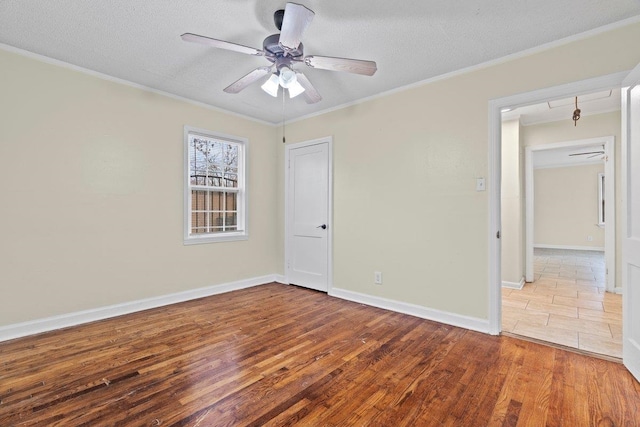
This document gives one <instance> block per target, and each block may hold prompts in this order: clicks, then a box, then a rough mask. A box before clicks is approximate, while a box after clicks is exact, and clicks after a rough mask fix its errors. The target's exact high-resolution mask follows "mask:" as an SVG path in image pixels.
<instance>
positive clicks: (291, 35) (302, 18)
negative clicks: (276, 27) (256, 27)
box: [279, 3, 315, 50]
mask: <svg viewBox="0 0 640 427" xmlns="http://www.w3.org/2000/svg"><path fill="white" fill-rule="evenodd" d="M314 15H315V13H313V11H312V10H310V9H307V8H306V7H304V6H302V5H301V4H296V3H287V5H286V6H285V7H284V18H283V19H282V29H281V30H280V40H279V42H280V44H281V45H282V46H283V47H285V48H287V49H290V50H295V49H297V48H298V46H299V45H300V38H301V37H302V34H303V33H304V31H305V30H306V29H307V27H308V26H309V24H311V21H312V20H313V17H314Z"/></svg>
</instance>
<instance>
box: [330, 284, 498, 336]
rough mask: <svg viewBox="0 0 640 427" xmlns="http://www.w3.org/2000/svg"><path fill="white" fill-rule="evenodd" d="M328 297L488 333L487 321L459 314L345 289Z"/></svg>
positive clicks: (331, 293) (335, 291)
mask: <svg viewBox="0 0 640 427" xmlns="http://www.w3.org/2000/svg"><path fill="white" fill-rule="evenodd" d="M329 295H331V296H333V297H337V298H341V299H346V300H349V301H353V302H358V303H361V304H366V305H371V306H374V307H378V308H384V309H385V310H391V311H396V312H398V313H404V314H409V315H411V316H416V317H420V318H422V319H427V320H433V321H435V322H440V323H445V324H447V325H452V326H457V327H460V328H465V329H471V330H473V331H478V332H483V333H486V334H487V333H489V320H486V319H478V318H476V317H468V316H462V315H459V314H455V313H449V312H446V311H440V310H434V309H431V308H427V307H423V306H420V305H415V304H410V303H407V302H401V301H395V300H390V299H387V298H382V297H376V296H373V295H366V294H361V293H358V292H353V291H348V290H346V289H338V288H332V289H331V290H330V291H329Z"/></svg>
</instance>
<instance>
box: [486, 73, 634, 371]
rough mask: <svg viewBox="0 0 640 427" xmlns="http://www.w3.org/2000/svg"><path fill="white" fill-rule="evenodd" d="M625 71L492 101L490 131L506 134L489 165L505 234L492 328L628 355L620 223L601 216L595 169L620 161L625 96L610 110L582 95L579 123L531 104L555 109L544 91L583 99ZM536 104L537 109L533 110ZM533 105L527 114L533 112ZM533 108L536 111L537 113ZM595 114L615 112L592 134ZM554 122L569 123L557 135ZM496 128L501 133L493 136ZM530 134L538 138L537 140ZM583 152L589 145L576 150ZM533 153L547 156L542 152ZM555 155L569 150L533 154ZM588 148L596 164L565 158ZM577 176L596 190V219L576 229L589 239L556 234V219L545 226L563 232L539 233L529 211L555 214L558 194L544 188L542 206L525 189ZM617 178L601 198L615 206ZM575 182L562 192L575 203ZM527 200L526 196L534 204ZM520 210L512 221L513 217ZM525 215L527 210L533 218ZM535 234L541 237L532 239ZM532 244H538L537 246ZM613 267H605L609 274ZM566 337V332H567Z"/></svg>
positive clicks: (612, 85)
mask: <svg viewBox="0 0 640 427" xmlns="http://www.w3.org/2000/svg"><path fill="white" fill-rule="evenodd" d="M623 76H624V74H623V73H621V74H620V75H612V76H605V77H602V78H598V79H592V80H589V81H583V82H577V83H574V84H569V85H565V86H562V87H556V88H550V89H545V90H540V91H536V92H532V93H529V94H522V95H516V96H513V97H509V98H504V99H501V100H496V101H492V102H491V103H490V116H492V117H493V119H495V122H496V123H499V124H500V125H497V124H496V123H494V122H493V121H491V123H492V125H491V126H490V128H492V130H491V132H490V137H493V138H494V140H495V139H499V140H501V144H500V145H498V146H497V147H496V146H494V147H493V151H492V159H490V160H494V162H493V168H490V170H492V172H493V176H492V177H491V182H493V184H494V186H495V187H493V190H494V191H493V192H492V193H491V198H492V200H493V202H494V203H491V206H492V208H493V215H492V216H491V217H492V225H493V226H495V230H496V232H497V231H500V235H498V234H496V235H497V236H500V239H499V240H498V239H496V240H495V242H494V243H493V244H492V255H493V256H494V261H496V262H495V263H492V271H491V275H494V276H493V278H494V279H496V281H493V280H492V281H491V283H492V284H493V285H494V287H495V288H494V290H493V292H494V294H493V295H492V298H491V306H490V326H491V331H492V333H500V332H501V331H504V332H509V333H515V334H520V335H522V336H526V337H529V338H534V339H537V340H544V341H548V342H552V343H556V344H560V345H564V346H568V347H574V348H577V349H582V350H585V351H589V352H596V353H600V354H604V355H607V356H611V357H616V358H620V357H621V356H622V348H621V343H622V314H621V312H622V296H621V295H619V292H620V288H619V285H618V286H616V279H615V270H616V268H615V265H616V261H615V256H616V253H615V252H616V251H615V237H616V232H615V224H614V223H613V221H612V222H611V224H606V225H605V224H601V223H600V221H599V211H598V203H599V202H598V188H599V183H600V182H601V181H599V179H601V177H600V176H599V174H604V175H605V176H607V172H608V173H609V174H610V176H611V177H612V178H615V169H612V168H614V167H615V159H616V154H615V148H614V147H615V143H616V141H617V143H619V140H620V139H619V138H615V137H613V136H612V135H619V130H618V129H620V111H619V110H620V108H619V106H620V100H619V97H618V98H614V99H613V100H610V103H611V104H613V105H615V107H613V108H611V107H608V108H607V107H605V109H604V110H602V109H601V110H600V111H599V114H596V113H595V112H594V111H593V110H592V109H591V107H590V106H587V103H586V102H585V103H584V104H582V103H581V104H582V105H583V106H585V108H583V111H584V112H586V113H583V116H582V120H581V121H579V122H578V123H577V126H576V128H577V127H580V126H582V128H581V129H578V130H577V132H576V130H575V129H574V122H573V121H571V118H572V117H571V112H569V116H568V118H565V119H566V123H565V122H564V121H557V120H558V119H557V118H555V119H554V118H552V119H546V120H544V119H542V118H541V117H542V115H540V114H538V113H535V111H536V110H535V108H542V106H544V107H545V108H547V109H551V108H550V107H549V105H550V102H549V101H548V100H556V101H557V102H559V103H562V100H563V99H565V98H566V99H569V100H574V99H575V96H579V99H582V98H583V97H585V95H587V94H594V95H591V97H592V98H594V97H595V98H597V97H599V96H600V95H599V94H598V93H600V92H606V93H608V94H609V93H610V94H617V93H619V88H620V84H621V81H622V78H623ZM585 98H586V97H585ZM556 101H554V102H553V103H556ZM594 102H595V101H594ZM507 107H509V108H508V109H509V110H510V111H508V112H507V111H504V110H506V109H507ZM519 107H526V108H519ZM581 108H582V107H581ZM518 110H520V111H518ZM589 110H592V111H589ZM532 111H533V112H534V113H531V112H532ZM558 111H559V110H556V111H553V113H557V112H558ZM527 114H529V116H528V117H527V116H526V115H527ZM536 114H538V117H537V118H535V119H534V120H532V117H534V116H535V115H536ZM598 116H599V118H598ZM597 118H598V119H597ZM565 119H563V120H565ZM605 119H606V120H605ZM527 120H529V121H528V122H527ZM503 121H504V122H505V123H506V122H509V121H511V122H512V123H511V128H509V126H506V127H505V126H504V123H503ZM598 121H600V122H602V121H609V122H612V121H615V124H614V125H613V126H614V127H615V129H614V131H600V132H592V133H590V134H589V133H588V132H587V129H590V128H595V127H594V123H595V122H598ZM514 122H515V125H514ZM565 125H566V126H565ZM569 125H570V126H569ZM498 126H500V128H499V129H497V128H498ZM533 129H535V131H533ZM558 129H564V131H565V132H566V133H565V134H564V136H562V135H560V136H558V134H557V133H556V134H555V136H554V133H553V132H554V131H558ZM592 130H593V129H592ZM571 132H573V133H571ZM496 133H498V136H497V137H496ZM514 134H515V137H516V139H517V144H516V145H515V147H514V146H511V147H509V146H505V139H508V138H509V137H510V136H511V137H513V135H514ZM521 134H523V135H521ZM567 135H580V136H578V137H577V138H575V140H572V141H567V140H568V139H571V138H570V137H567ZM603 135H607V136H603ZM527 138H528V140H529V142H527V143H522V144H521V139H527ZM536 138H537V140H535V139H536ZM579 138H582V139H579ZM532 139H533V140H535V141H534V142H533V143H532V142H531V141H532ZM550 141H551V142H550ZM557 141H560V142H557ZM527 144H529V145H527ZM494 145H495V144H494ZM534 147H535V148H534ZM505 150H506V153H505ZM509 150H510V151H509ZM563 150H564V151H563ZM601 151H602V153H600V152H601ZM536 153H537V154H536ZM578 153H585V154H584V155H574V156H571V155H572V154H578ZM586 153H589V154H586ZM536 155H537V156H539V157H541V159H538V160H537V161H536V158H535V157H536ZM552 155H553V156H555V157H556V158H562V157H563V156H564V159H563V160H562V161H561V162H560V163H558V164H556V165H548V164H547V165H544V166H541V167H539V165H536V166H537V167H534V164H536V163H540V162H543V161H548V159H546V160H545V159H544V157H545V156H547V157H549V156H552ZM591 155H593V157H591V158H590V159H589V160H590V161H591V164H589V161H587V162H583V163H585V164H583V165H578V164H562V163H572V162H571V161H573V160H577V159H574V158H573V157H578V158H580V157H585V158H586V157H590V156H591ZM607 156H608V158H609V159H610V160H611V161H609V162H608V164H609V168H608V169H609V170H608V171H604V168H605V167H606V165H607V162H606V161H605V158H606V157H607ZM570 157H571V158H570ZM509 167H511V169H515V174H516V176H517V177H518V179H516V180H513V179H512V178H513V176H514V175H513V174H514V172H513V170H512V171H509V170H508V169H509ZM598 168H601V169H602V170H598ZM536 171H540V172H541V173H536ZM578 171H582V174H583V177H582V178H580V177H576V176H573V178H571V176H572V175H579V174H577V172H578ZM510 174H511V175H510ZM567 174H569V175H567ZM538 175H539V176H538ZM592 175H593V176H592ZM584 176H586V177H589V178H584ZM591 178H593V179H591ZM571 179H573V180H574V181H575V180H577V181H580V180H585V179H588V180H589V184H588V185H589V188H590V190H589V192H590V193H592V196H593V197H595V201H594V203H593V207H592V208H590V212H589V218H590V217H591V216H593V221H590V220H589V221H590V223H589V224H588V225H587V226H588V227H590V228H589V229H588V230H587V231H586V232H585V231H584V230H585V229H584V227H583V229H582V231H580V232H579V233H582V234H584V236H582V237H581V238H583V239H584V240H583V241H573V242H571V241H568V240H566V239H565V240H564V241H562V239H561V238H562V237H563V236H560V235H561V234H563V233H564V232H566V231H568V230H567V228H568V227H567V226H566V225H565V226H561V227H560V229H558V228H556V230H555V231H553V229H551V230H547V231H550V232H551V235H552V236H555V237H557V238H558V239H560V240H555V241H554V240H553V239H552V238H548V236H549V235H547V237H542V236H541V235H540V233H538V235H534V230H535V227H534V225H533V224H534V221H535V215H534V214H533V213H534V212H537V213H538V214H539V215H538V216H539V217H540V218H539V219H549V218H546V217H545V215H547V216H548V214H549V212H551V213H553V211H554V210H558V209H557V208H558V205H559V203H558V201H556V202H554V201H553V198H549V197H546V198H545V197H539V198H540V202H541V206H536V205H534V203H535V202H534V201H536V197H532V196H531V195H530V196H527V193H528V192H529V191H530V192H531V194H532V195H533V194H534V192H535V190H536V186H535V185H534V184H535V183H536V182H538V183H539V185H538V188H537V190H539V191H540V190H544V193H543V194H544V195H545V196H549V194H548V193H550V192H551V191H550V189H553V190H556V189H559V188H558V187H562V185H563V184H565V181H567V180H571ZM614 181H615V179H610V180H607V179H605V180H604V183H605V187H606V186H609V187H610V188H609V190H610V192H611V193H612V194H613V195H609V197H607V198H608V199H609V203H608V204H606V205H605V206H606V207H611V208H613V207H614V206H615V204H616V203H615V201H616V198H615V183H614ZM500 184H501V185H500ZM545 185H546V187H545ZM568 191H570V190H568ZM574 191H575V194H574V195H570V196H569V197H565V198H566V199H568V200H565V201H566V202H568V203H567V204H569V205H571V204H572V202H571V199H572V198H575V197H574V196H575V195H577V194H578V191H580V190H574ZM505 193H506V194H505ZM559 193H561V191H560V192H559ZM535 194H538V193H535ZM505 196H506V197H505ZM556 197H557V195H556ZM607 198H605V201H606V200H607ZM529 202H530V205H528V203H529ZM573 204H578V203H577V202H574V203H573ZM545 205H546V206H545ZM540 207H546V208H547V209H546V212H545V209H537V208H540ZM554 208H556V209H554ZM536 209H537V210H536ZM583 209H584V208H583ZM496 210H497V211H498V212H496ZM605 212H606V211H605ZM514 213H515V221H514V219H513V218H512V217H511V216H512V215H513V214H514ZM609 218H613V219H614V218H615V213H614V212H610V216H609ZM528 220H531V221H530V223H529V222H528ZM574 222H577V220H576V221H574ZM538 228H539V230H538V231H541V230H540V229H541V228H542V227H541V226H539V227H538ZM547 228H548V227H547ZM605 230H606V234H607V242H606V244H605V242H604V240H605V237H604V234H605ZM514 234H515V239H514ZM564 237H567V236H564ZM536 238H537V239H539V240H538V241H536ZM545 239H546V240H547V241H545ZM508 240H511V242H509V241H508ZM514 241H515V243H514ZM612 242H613V243H612ZM534 246H537V247H535V248H534ZM605 246H606V247H608V248H609V249H610V250H609V251H607V252H606V257H605V255H604V254H605V251H604V249H605ZM503 255H504V256H503ZM505 258H507V259H505ZM605 258H606V260H605ZM514 260H515V261H514ZM607 268H608V269H609V274H607ZM525 279H526V280H525ZM618 283H619V280H618ZM606 291H608V292H606ZM616 292H617V293H616ZM493 297H495V299H494V298H493ZM587 301H589V302H587ZM597 309H598V310H597ZM517 314H520V315H521V316H517ZM567 337H569V338H570V339H568V340H567V339H566V338H567Z"/></svg>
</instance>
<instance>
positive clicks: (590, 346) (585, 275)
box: [502, 249, 622, 358]
mask: <svg viewBox="0 0 640 427" xmlns="http://www.w3.org/2000/svg"><path fill="white" fill-rule="evenodd" d="M604 265H605V264H604V254H603V252H597V251H571V250H563V249H535V252H534V267H533V268H534V279H535V281H534V282H533V283H526V284H525V285H524V287H523V288H522V289H521V290H516V289H508V288H502V330H503V331H505V332H510V333H513V334H517V335H522V336H526V337H529V338H535V339H538V340H543V341H548V342H552V343H555V344H560V345H564V346H567V347H573V348H577V349H580V350H585V351H590V352H593V353H599V354H603V355H606V356H612V357H617V358H621V357H622V297H621V296H620V295H617V294H612V293H609V292H605V290H604V286H605V271H604V269H605V267H604Z"/></svg>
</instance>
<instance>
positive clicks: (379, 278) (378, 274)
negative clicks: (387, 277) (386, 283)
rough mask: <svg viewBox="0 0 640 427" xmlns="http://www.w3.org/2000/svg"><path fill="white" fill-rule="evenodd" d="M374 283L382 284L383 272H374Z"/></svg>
mask: <svg viewBox="0 0 640 427" xmlns="http://www.w3.org/2000/svg"><path fill="white" fill-rule="evenodd" d="M373 283H375V284H376V285H382V273H381V272H379V271H374V272H373Z"/></svg>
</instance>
